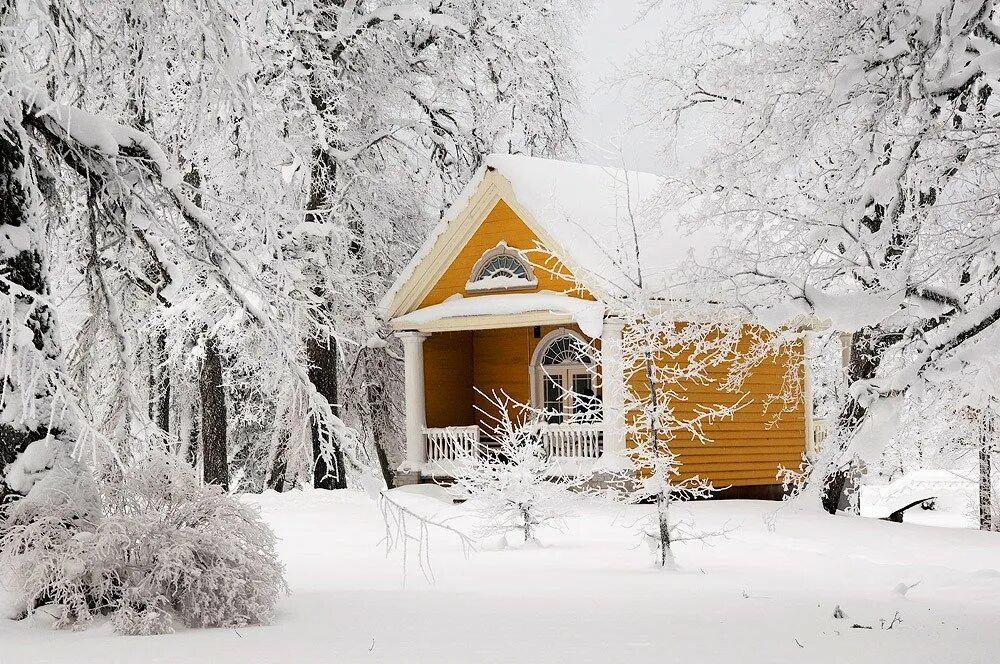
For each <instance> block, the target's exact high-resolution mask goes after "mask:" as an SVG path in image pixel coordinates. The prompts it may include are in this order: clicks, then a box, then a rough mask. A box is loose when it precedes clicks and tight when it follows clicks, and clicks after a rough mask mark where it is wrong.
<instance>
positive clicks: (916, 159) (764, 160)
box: [641, 0, 1000, 509]
mask: <svg viewBox="0 0 1000 664" xmlns="http://www.w3.org/2000/svg"><path fill="white" fill-rule="evenodd" d="M996 11H997V10H996V9H995V8H994V5H993V3H992V2H988V1H982V0H902V1H900V2H882V1H881V0H856V1H851V2H840V1H837V0H829V1H827V0H823V1H819V2H813V1H811V0H810V1H801V2H800V1H798V0H787V1H782V2H776V3H772V4H770V5H768V6H766V7H764V6H761V5H760V4H759V3H753V2H743V1H735V0H734V1H727V2H722V3H719V4H718V5H717V7H716V8H715V9H713V10H708V11H705V12H702V13H700V14H699V16H697V17H695V18H694V19H693V20H692V22H691V23H690V24H689V25H688V28H687V29H686V30H684V31H681V32H679V33H677V34H675V36H674V37H673V38H665V39H664V40H663V42H662V43H661V44H659V45H658V47H657V49H656V52H657V54H658V56H659V57H657V58H656V59H655V60H653V61H652V62H653V64H652V65H651V66H650V67H648V69H647V72H646V74H647V75H645V76H642V77H641V78H642V80H643V81H645V82H646V83H648V86H649V89H650V90H651V91H652V92H653V98H654V99H656V109H657V110H656V111H655V112H656V113H658V114H659V116H658V117H659V118H660V120H661V122H662V124H664V125H665V126H670V127H675V126H678V124H677V123H678V122H679V123H680V124H683V123H684V122H686V121H690V120H687V119H685V117H686V116H689V115H690V114H691V113H696V112H699V111H702V112H703V115H702V116H701V117H703V118H705V121H707V122H711V123H714V124H716V125H717V126H718V128H719V134H720V136H721V141H720V142H719V144H718V145H717V147H718V149H717V150H714V151H712V153H711V155H710V156H709V158H708V159H707V160H706V162H705V164H704V165H703V167H702V168H701V169H699V171H698V172H697V173H696V174H695V175H694V176H693V179H694V180H696V181H697V182H698V184H699V187H700V190H701V191H702V192H703V193H704V194H705V196H704V199H705V201H706V205H705V207H704V208H703V210H702V211H701V213H700V214H699V215H697V216H698V218H699V219H701V220H704V219H708V218H721V219H722V220H723V222H724V224H725V226H726V227H727V228H730V229H731V231H732V237H733V240H734V242H733V249H734V251H733V252H731V255H730V256H729V260H721V259H720V260H717V261H716V264H715V266H714V267H715V268H716V269H713V270H710V271H709V272H710V277H711V279H713V280H714V281H716V282H717V283H719V284H721V285H722V286H723V287H722V288H721V289H719V290H720V291H722V292H719V291H717V293H718V297H720V298H724V299H726V300H727V301H729V302H735V303H737V304H739V305H740V306H743V307H745V308H747V309H749V310H751V311H753V312H754V313H756V314H757V315H759V316H761V317H762V318H763V319H765V320H767V321H769V323H770V324H772V325H774V326H775V327H780V326H782V325H784V326H786V327H794V326H796V325H800V324H809V323H810V322H811V321H815V320H826V321H830V322H832V329H833V330H835V331H847V332H852V333H853V337H852V339H851V342H850V351H849V353H850V362H849V366H848V381H849V388H848V390H847V392H846V394H845V395H844V397H843V399H842V401H841V403H840V406H839V409H838V415H837V417H836V426H835V429H834V431H833V432H831V434H832V435H831V436H830V437H829V438H828V445H827V447H826V450H825V453H824V455H823V457H822V458H821V459H820V460H819V462H818V463H817V465H816V467H815V469H814V480H815V481H813V482H812V483H811V489H810V490H809V491H808V493H810V494H811V495H813V496H818V495H819V494H820V493H821V492H823V493H825V495H826V496H827V498H828V499H827V500H826V505H827V507H828V509H835V508H836V505H837V503H838V498H839V487H838V486H834V487H832V489H833V490H831V491H825V488H826V485H828V484H829V482H830V480H831V478H833V477H835V476H837V472H836V471H838V470H843V468H844V466H845V464H848V463H850V462H851V460H852V459H855V458H860V459H862V460H866V461H868V462H871V461H873V460H875V459H877V458H878V456H879V455H880V454H881V452H882V451H883V449H884V446H885V442H886V441H887V440H888V437H889V435H890V434H891V433H892V431H893V429H894V427H895V422H896V421H897V419H898V413H899V412H900V409H901V404H902V401H903V399H904V398H905V396H906V394H907V393H908V392H910V391H911V390H914V389H920V388H922V387H927V388H929V389H933V386H934V384H935V383H937V382H939V381H946V380H948V379H949V377H950V376H953V375H955V373H956V372H958V371H961V370H963V369H964V368H966V367H969V366H975V365H976V364H977V363H978V362H979V361H980V360H979V359H978V358H982V357H984V356H987V355H988V354H989V352H988V350H987V349H989V348H992V347H994V346H995V344H996V342H997V335H996V322H997V321H998V320H1000V300H998V299H997V297H996V293H997V285H998V284H997V279H998V278H1000V271H998V270H997V269H996V264H997V261H996V246H995V238H996V236H997V234H998V230H1000V229H998V227H997V221H996V220H997V218H998V217H997V215H996V209H995V207H996V201H995V200H994V198H995V197H993V196H992V195H990V193H989V192H990V191H992V189H993V188H994V185H995V173H996V171H997V160H998V158H1000V150H998V148H997V146H996V142H995V141H994V140H993V135H994V133H995V126H994V125H995V121H994V116H995V114H996V110H997V97H996V94H995V91H996V89H997V87H998V82H997V79H996V76H997V71H996V69H995V67H994V66H993V65H992V62H993V60H994V59H995V57H996V55H997V53H998V48H1000V29H998V27H997V23H996V18H997V15H996ZM837 484H838V485H839V483H837Z"/></svg>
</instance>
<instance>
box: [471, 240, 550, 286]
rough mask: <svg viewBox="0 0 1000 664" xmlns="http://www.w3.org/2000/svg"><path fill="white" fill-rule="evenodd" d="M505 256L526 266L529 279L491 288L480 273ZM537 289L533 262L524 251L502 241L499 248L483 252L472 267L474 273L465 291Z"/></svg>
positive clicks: (512, 281) (525, 269)
mask: <svg viewBox="0 0 1000 664" xmlns="http://www.w3.org/2000/svg"><path fill="white" fill-rule="evenodd" d="M504 255H506V256H512V257H513V258H515V259H516V260H517V261H518V262H520V263H521V264H522V265H523V266H524V271H525V272H526V273H527V274H528V278H527V279H517V280H511V281H510V282H508V283H507V284H505V285H503V286H490V285H488V284H486V283H482V282H483V281H484V280H483V278H482V277H481V276H480V273H481V272H482V271H483V268H485V267H486V264H487V263H489V262H490V260H491V259H493V258H496V257H497V256H504ZM537 287H538V278H537V277H536V276H535V269H534V267H532V265H531V261H529V260H528V258H527V256H525V255H524V252H523V251H521V250H520V249H516V248H514V247H510V246H508V245H507V243H506V242H505V241H504V240H500V242H498V243H497V246H495V247H493V248H492V249H488V250H486V251H485V252H483V255H482V256H480V257H479V260H478V261H476V264H475V265H473V266H472V273H471V274H470V275H469V281H467V282H466V284H465V290H467V291H516V290H530V289H532V288H537Z"/></svg>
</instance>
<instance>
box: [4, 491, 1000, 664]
mask: <svg viewBox="0 0 1000 664" xmlns="http://www.w3.org/2000/svg"><path fill="white" fill-rule="evenodd" d="M396 495H397V496H400V497H401V498H400V499H401V500H405V501H406V503H407V504H408V505H410V506H412V507H413V508H414V509H416V510H419V511H421V512H422V513H428V514H429V513H436V514H437V515H438V516H439V517H442V518H447V517H457V518H455V519H454V520H453V521H452V523H453V525H459V526H462V525H464V524H466V520H465V518H464V517H462V516H461V515H462V514H463V508H462V507H460V506H454V505H451V504H450V503H449V502H446V501H444V500H441V499H440V498H441V495H440V493H439V494H438V495H437V496H435V495H433V494H429V493H428V492H426V491H425V490H422V491H421V492H417V493H415V492H412V491H410V492H407V491H398V492H396ZM247 500H248V501H251V502H254V503H256V504H258V505H260V506H261V509H262V510H263V514H264V517H265V519H266V520H267V521H268V522H269V523H271V524H272V525H273V527H274V528H275V529H276V531H277V534H278V536H279V537H280V538H281V541H280V543H279V551H280V553H281V555H282V557H283V559H284V561H285V563H286V564H287V566H288V581H289V583H290V585H291V587H292V589H293V594H292V595H291V596H290V597H288V598H286V599H285V600H284V601H283V602H282V603H281V606H280V610H279V613H278V616H277V622H276V624H275V625H274V626H271V627H259V628H250V629H240V630H223V629H218V630H188V631H182V632H178V633H176V634H173V635H168V636H160V637H121V636H115V635H113V634H111V632H110V629H109V628H108V627H107V626H104V627H97V628H94V629H91V630H88V631H85V632H80V633H73V632H53V631H52V630H50V629H49V628H48V627H47V626H46V625H45V624H44V621H43V620H41V619H40V618H35V619H33V620H29V621H22V622H10V621H5V620H0V644H2V645H0V661H2V662H4V664H7V663H15V664H16V663H18V662H29V661H30V662H96V661H101V662H115V661H143V662H184V661H190V662H195V661H199V662H201V661H205V662H208V661H211V662H240V663H241V664H246V663H247V662H334V661H337V662H360V661H364V662H403V661H407V662H409V661H420V662H441V661H453V662H511V661H526V662H541V661H567V662H570V661H571V662H601V663H602V664H606V663H607V662H609V661H630V662H640V661H650V662H654V661H655V662H663V661H667V659H670V660H672V661H681V660H682V658H687V657H691V658H693V657H698V658H699V659H700V660H701V661H708V660H712V659H723V658H724V659H726V660H729V661H737V660H738V661H743V662H792V661H794V662H827V661H829V662H833V661H840V662H879V663H880V664H881V663H883V662H914V661H933V662H937V661H948V662H952V663H955V664H958V663H971V662H993V661H995V657H996V654H995V651H996V649H997V648H998V647H1000V634H998V632H997V631H996V617H997V616H998V615H1000V535H996V534H990V533H980V532H977V531H968V530H954V529H944V528H930V527H922V526H913V525H908V524H890V523H886V522H881V521H872V520H866V519H859V518H851V517H830V516H827V515H825V514H813V513H809V514H804V513H800V512H793V511H791V510H789V509H787V508H782V507H781V506H780V505H778V504H775V503H764V502H750V501H724V502H723V501H719V502H710V503H699V504H695V505H692V506H690V507H689V508H686V509H681V510H678V511H679V512H685V513H688V515H689V516H692V515H693V516H694V517H696V519H697V521H698V523H699V524H701V525H702V527H704V528H706V529H721V528H723V527H728V528H729V529H730V533H729V535H728V536H727V537H726V538H722V539H717V540H714V541H712V542H710V543H709V544H708V545H706V544H702V543H687V544H684V545H681V546H680V548H679V550H678V554H679V555H678V558H679V561H680V565H681V567H682V569H681V571H679V572H665V571H658V570H654V569H653V568H651V567H650V556H649V552H648V550H647V549H646V548H645V546H644V545H642V546H640V545H639V540H638V538H637V537H636V536H635V534H634V527H633V526H634V522H635V521H636V519H637V518H640V517H641V516H642V515H643V514H644V513H645V511H646V509H647V508H645V507H632V508H628V509H627V510H625V511H611V510H608V509H607V508H602V507H599V506H591V507H589V508H587V509H586V510H585V513H584V515H582V516H580V517H578V518H574V519H572V520H570V521H569V522H568V523H567V524H566V530H565V532H551V531H550V532H546V533H543V535H542V539H543V540H544V541H545V543H546V544H547V546H546V547H544V548H532V549H521V550H519V549H507V550H501V551H478V552H474V553H472V555H471V556H470V557H469V558H465V557H464V555H463V554H462V548H461V546H460V544H459V543H458V541H457V539H456V538H455V537H454V536H453V535H450V534H448V533H443V532H433V533H431V540H430V547H431V549H430V554H431V559H432V562H433V573H434V576H435V579H436V580H435V582H434V583H431V582H429V581H428V580H427V579H425V578H424V576H423V575H422V574H421V572H420V570H419V568H418V567H417V566H416V565H415V563H414V562H413V561H414V560H415V555H414V556H413V557H411V559H410V567H409V570H408V572H407V574H406V576H405V580H404V575H403V572H402V568H401V564H400V559H399V557H398V556H393V557H389V558H387V557H386V556H385V553H384V551H383V549H382V548H381V547H380V544H379V542H380V540H381V539H382V537H383V534H384V528H383V526H382V521H381V518H380V517H379V514H378V509H377V507H376V506H375V505H374V504H373V503H372V502H371V501H369V500H368V499H367V498H366V497H364V496H362V495H358V494H355V493H350V492H339V493H325V492H313V491H308V492H293V493H289V494H284V495H277V494H269V495H265V496H255V497H248V498H247ZM411 553H415V552H411ZM913 584H917V585H913ZM911 586H912V587H911ZM907 587H909V589H908V590H905V589H906V588H907ZM837 606H840V607H841V609H842V611H843V612H844V613H846V618H843V619H835V618H834V617H833V614H834V610H835V609H836V607H837ZM897 615H898V618H899V620H901V622H899V621H897V622H896V623H895V624H894V625H893V626H892V629H885V628H883V625H882V621H885V627H888V626H889V624H890V623H891V622H892V620H893V618H894V616H897ZM855 624H858V625H862V626H865V627H871V628H872V629H865V628H861V627H858V628H853V627H852V625H855Z"/></svg>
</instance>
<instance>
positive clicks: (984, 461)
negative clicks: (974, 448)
mask: <svg viewBox="0 0 1000 664" xmlns="http://www.w3.org/2000/svg"><path fill="white" fill-rule="evenodd" d="M980 418H982V419H981V421H980V424H979V427H980V429H979V529H980V530H993V458H992V456H993V415H992V412H991V410H990V409H989V408H986V409H984V410H983V412H981V413H980Z"/></svg>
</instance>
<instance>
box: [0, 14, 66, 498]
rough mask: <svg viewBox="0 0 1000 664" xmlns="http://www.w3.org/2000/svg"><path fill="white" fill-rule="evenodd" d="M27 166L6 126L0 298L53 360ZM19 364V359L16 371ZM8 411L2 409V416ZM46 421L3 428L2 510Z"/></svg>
mask: <svg viewBox="0 0 1000 664" xmlns="http://www.w3.org/2000/svg"><path fill="white" fill-rule="evenodd" d="M3 14H4V7H3V5H2V3H0V18H2V17H3ZM0 55H2V45H0ZM25 162H26V160H25V152H24V150H23V145H22V144H21V140H20V128H19V127H14V126H10V125H9V124H7V123H4V125H3V126H0V277H3V279H4V280H5V281H3V282H0V293H2V294H3V295H4V296H10V295H11V288H10V286H8V285H7V283H8V282H9V283H11V284H15V285H16V287H17V288H16V290H15V294H14V295H13V297H12V298H11V299H12V300H13V302H14V305H15V306H17V307H18V308H23V309H24V310H30V311H31V313H30V314H29V316H28V319H27V321H26V324H27V327H28V329H29V331H30V332H31V343H32V345H33V346H34V347H35V350H37V351H40V352H41V353H43V354H44V355H46V356H47V357H49V358H54V357H56V356H57V355H58V349H57V347H56V346H55V340H54V339H53V330H52V315H51V312H50V311H49V309H48V307H47V306H46V305H45V303H44V301H43V300H39V299H37V298H36V296H44V295H46V294H47V292H48V287H47V282H46V278H45V271H44V269H45V268H44V261H43V257H42V254H41V252H40V250H39V247H40V246H43V245H42V239H41V238H40V237H39V234H40V233H41V229H40V228H38V227H36V225H37V224H40V223H41V222H40V220H38V219H31V218H30V217H29V214H30V213H29V212H28V210H29V209H30V207H31V205H32V202H31V201H30V200H29V195H28V192H27V191H25V189H24V186H23V181H22V179H21V178H22V177H24V175H23V171H24V170H25V167H26V166H27V164H26V163H25ZM9 237H21V238H25V239H27V240H28V242H27V246H14V244H13V243H12V242H11V241H10V240H8V239H6V238H9ZM19 244H20V243H19ZM18 291H20V293H18ZM0 343H3V344H4V346H6V345H7V344H8V340H7V339H4V338H2V337H0ZM12 352H13V353H14V354H15V355H17V354H19V351H18V349H17V344H16V343H15V344H14V346H13V350H12ZM16 364H17V358H16V357H15V358H14V365H15V366H16ZM2 380H3V381H4V383H5V384H4V385H3V386H2V387H3V388H4V389H3V392H5V393H6V399H7V400H20V399H22V398H23V397H24V395H23V393H22V390H23V389H25V388H24V387H23V386H21V385H19V384H18V383H17V380H18V379H17V377H16V376H13V375H7V376H4V377H3V378H2ZM34 389H35V394H34V395H33V396H34V400H35V401H36V402H38V401H47V400H49V399H50V396H51V395H50V392H49V389H50V388H49V385H48V384H47V383H46V382H45V381H40V382H39V383H38V384H36V385H35V386H34ZM5 405H6V404H4V403H0V411H2V410H3V409H4V406H5ZM47 415H48V408H47V407H45V406H43V407H41V408H39V413H38V417H37V418H36V419H37V422H38V424H35V425H31V424H15V423H6V424H0V504H3V503H5V502H6V501H7V500H8V499H9V498H10V496H11V495H12V494H14V492H13V491H12V490H11V489H10V488H9V487H8V486H7V484H6V483H5V482H4V481H3V474H4V473H3V469H4V468H5V467H6V466H7V464H9V463H11V462H12V461H14V459H16V458H17V456H18V455H19V454H20V453H21V452H23V451H24V449H25V448H26V447H27V446H28V445H29V444H31V443H32V442H34V441H36V440H39V439H41V438H44V437H45V436H46V435H48V434H50V433H51V434H55V435H58V433H59V432H58V431H57V430H50V429H49V428H48V425H47V422H48V420H49V418H48V416H47Z"/></svg>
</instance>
